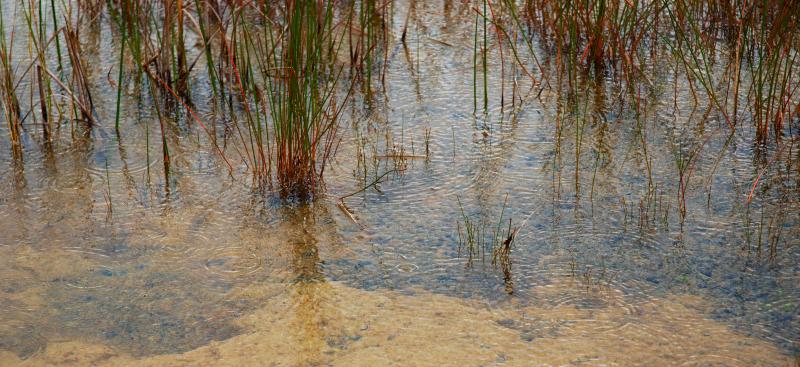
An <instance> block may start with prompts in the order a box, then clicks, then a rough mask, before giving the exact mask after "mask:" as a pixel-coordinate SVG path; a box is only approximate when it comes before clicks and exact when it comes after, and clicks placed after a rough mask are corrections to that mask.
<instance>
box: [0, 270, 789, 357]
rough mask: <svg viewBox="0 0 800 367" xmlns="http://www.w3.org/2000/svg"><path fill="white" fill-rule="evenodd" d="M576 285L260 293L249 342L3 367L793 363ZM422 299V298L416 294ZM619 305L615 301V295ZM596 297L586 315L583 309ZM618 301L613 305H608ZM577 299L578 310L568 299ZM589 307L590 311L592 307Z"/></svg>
mask: <svg viewBox="0 0 800 367" xmlns="http://www.w3.org/2000/svg"><path fill="white" fill-rule="evenodd" d="M614 292H615V291H614V290H604V291H602V292H595V291H592V290H586V289H581V287H579V286H576V285H575V284H570V282H569V281H562V282H556V283H554V284H549V285H546V286H541V287H537V288H534V289H532V290H531V294H533V295H539V296H541V298H542V299H549V300H554V299H555V300H558V299H564V300H567V301H565V302H563V303H559V302H549V303H543V304H542V305H538V306H523V305H519V304H513V302H511V301H508V302H501V303H499V304H496V305H492V306H488V305H486V304H481V303H478V301H475V300H465V299H459V298H453V297H449V296H444V295H439V294H433V293H430V292H427V291H422V290H413V291H404V292H396V291H364V290H359V289H354V288H350V287H347V286H345V285H342V284H340V283H336V282H316V283H306V284H299V285H296V286H293V287H288V288H287V287H286V285H285V284H262V285H253V286H250V287H249V288H245V289H240V290H238V291H237V292H236V294H235V295H234V297H240V298H242V299H254V298H255V299H265V298H266V299H267V300H268V301H266V302H265V303H264V304H263V307H261V308H260V309H258V310H257V311H255V312H253V313H250V314H248V315H246V316H243V317H241V318H239V319H238V320H237V323H238V324H239V325H240V326H241V327H242V328H243V330H244V333H242V334H240V335H237V336H234V337H232V338H229V339H227V340H224V341H220V342H212V343H210V344H208V345H205V346H203V347H200V348H197V349H194V350H191V351H188V352H186V353H181V354H168V355H157V356H146V357H143V358H137V357H134V356H132V355H130V354H126V353H124V352H122V351H119V350H116V349H114V348H113V347H111V346H108V345H103V344H100V343H97V342H93V341H84V340H63V341H53V340H51V341H50V342H49V344H48V346H47V348H46V349H45V350H43V351H41V352H40V353H38V354H35V355H33V356H31V357H30V358H27V359H25V360H20V359H19V358H18V357H17V356H16V355H15V354H12V353H9V352H2V351H0V365H4V366H6V365H7V366H393V365H394V366H488V365H503V366H563V365H570V366H572V365H619V366H636V365H638V366H674V365H688V366H792V365H793V364H794V363H795V361H793V359H792V358H791V357H789V356H787V355H785V354H784V353H783V352H782V351H781V350H780V349H778V348H777V347H776V346H774V345H772V344H770V343H768V342H766V341H763V340H759V339H756V338H752V337H748V336H745V335H742V334H740V333H738V332H736V331H735V330H732V329H731V328H730V327H728V326H727V325H725V324H723V323H720V322H717V321H714V320H709V319H707V318H705V317H704V316H703V312H702V309H703V307H704V304H703V302H702V300H699V299H696V298H693V297H681V298H675V297H673V298H663V299H649V300H647V302H642V303H640V304H636V305H630V304H629V305H623V304H619V303H615V302H613V299H614V297H613V296H614V294H615V293H614ZM412 293H413V294H412ZM609 297H610V298H609ZM580 299H586V300H590V299H595V300H597V301H598V302H595V303H594V304H592V302H589V306H586V305H585V304H584V305H582V303H581V302H576V301H575V300H580ZM609 299H611V300H612V302H609V301H608V300H609ZM569 300H572V301H569ZM584 303H586V302H584Z"/></svg>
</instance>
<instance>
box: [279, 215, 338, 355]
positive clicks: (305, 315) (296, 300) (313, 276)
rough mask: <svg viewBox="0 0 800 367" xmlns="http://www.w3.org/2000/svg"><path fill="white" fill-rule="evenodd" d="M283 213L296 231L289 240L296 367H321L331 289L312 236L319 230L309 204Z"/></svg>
mask: <svg viewBox="0 0 800 367" xmlns="http://www.w3.org/2000/svg"><path fill="white" fill-rule="evenodd" d="M284 212H285V214H286V215H287V216H288V218H287V221H288V222H289V223H291V224H292V228H294V232H293V233H292V234H290V237H289V241H290V245H291V248H292V250H291V251H292V271H293V273H294V276H295V278H294V286H293V287H292V288H291V289H290V292H291V295H292V296H291V297H292V302H293V304H294V307H293V308H292V309H291V310H290V312H293V313H294V315H293V316H294V321H293V322H292V323H291V333H292V334H293V335H294V337H295V339H296V340H295V344H296V345H297V346H298V350H297V354H296V358H297V365H303V366H313V365H318V364H320V362H321V357H322V352H323V347H324V345H325V320H326V318H327V317H329V315H326V311H327V309H326V308H324V307H322V306H323V305H322V304H323V303H324V302H325V297H324V293H325V292H326V291H329V289H328V286H327V284H326V283H325V277H324V275H322V272H321V270H320V264H321V262H320V256H319V248H318V247H317V239H316V237H315V236H314V234H313V231H315V230H316V228H315V227H316V226H315V223H314V220H315V216H314V213H313V212H312V211H311V210H310V208H309V206H306V205H302V206H299V207H297V208H292V209H291V210H285V211H284Z"/></svg>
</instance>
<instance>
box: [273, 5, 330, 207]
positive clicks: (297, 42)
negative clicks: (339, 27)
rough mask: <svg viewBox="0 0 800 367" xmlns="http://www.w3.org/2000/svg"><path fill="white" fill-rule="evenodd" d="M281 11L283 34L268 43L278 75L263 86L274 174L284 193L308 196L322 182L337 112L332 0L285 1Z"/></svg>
mask: <svg viewBox="0 0 800 367" xmlns="http://www.w3.org/2000/svg"><path fill="white" fill-rule="evenodd" d="M285 11H286V14H287V24H286V28H285V30H284V34H283V35H282V37H281V38H279V39H278V40H277V41H275V42H274V43H273V46H274V47H275V48H277V49H280V55H279V56H277V55H276V57H275V58H274V59H273V63H274V69H275V70H276V71H277V73H276V75H275V76H274V77H272V78H270V82H269V83H267V85H268V88H269V108H270V115H271V118H272V124H273V134H274V149H275V157H274V158H275V170H276V171H275V174H276V177H277V180H278V183H279V185H280V187H281V190H282V191H283V192H284V193H286V194H289V195H295V196H299V197H308V196H309V195H312V194H313V193H314V192H315V190H317V189H318V188H319V185H320V184H321V182H322V175H323V173H324V170H325V163H326V161H327V160H328V158H330V155H331V154H332V152H333V147H334V143H335V137H336V130H337V119H338V116H339V112H340V109H339V106H338V105H337V103H336V101H335V93H336V91H337V90H336V86H337V81H338V78H339V77H340V69H338V68H336V67H335V66H334V65H333V64H332V62H333V60H332V57H333V52H335V47H337V46H338V44H337V42H335V38H334V33H333V30H332V27H333V2H314V1H287V2H286V8H285Z"/></svg>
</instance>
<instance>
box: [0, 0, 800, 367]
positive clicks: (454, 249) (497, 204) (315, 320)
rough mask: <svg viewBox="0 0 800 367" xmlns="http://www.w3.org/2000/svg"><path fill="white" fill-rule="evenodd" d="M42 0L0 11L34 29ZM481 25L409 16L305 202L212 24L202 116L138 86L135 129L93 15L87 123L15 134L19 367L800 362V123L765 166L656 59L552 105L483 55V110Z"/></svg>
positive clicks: (7, 131)
mask: <svg viewBox="0 0 800 367" xmlns="http://www.w3.org/2000/svg"><path fill="white" fill-rule="evenodd" d="M24 3H25V2H15V1H3V11H4V13H3V14H2V17H3V19H4V22H5V27H6V28H8V29H15V30H17V31H18V32H19V34H24V33H23V32H26V31H27V28H26V27H27V26H26V25H25V24H24V19H25V18H24V16H23V14H22V10H20V9H24ZM45 3H46V2H45ZM478 3H481V2H478ZM481 4H482V3H481ZM58 6H66V5H58ZM70 6H71V5H70ZM76 6H77V5H76ZM341 6H345V5H341ZM473 6H475V5H474V4H471V3H470V2H449V1H441V2H434V1H430V2H429V1H421V2H414V1H409V2H402V1H397V2H392V5H391V7H390V8H388V9H387V10H386V14H387V15H386V17H387V20H386V24H387V30H386V31H387V32H388V35H387V36H386V37H387V39H388V41H387V42H386V44H385V50H384V51H382V52H381V53H380V57H379V58H378V61H376V62H378V63H379V64H380V67H379V68H377V69H375V70H376V71H374V73H373V74H372V75H371V78H372V79H373V80H372V81H371V83H372V86H373V88H372V89H374V90H372V89H370V90H369V91H365V90H364V88H361V87H359V88H355V89H356V91H355V92H353V91H352V90H350V91H349V92H348V90H347V87H349V84H348V85H346V86H344V87H341V88H340V90H338V92H337V93H338V95H339V96H340V99H339V101H338V103H341V110H342V114H341V116H340V118H339V120H338V123H337V124H338V129H337V131H336V133H337V135H336V139H337V140H336V143H335V144H336V145H335V150H334V151H335V153H334V154H331V156H330V159H329V160H328V161H327V163H326V166H325V170H324V188H323V189H322V190H320V191H319V192H317V193H315V195H314V198H313V200H297V199H292V198H286V197H285V196H282V195H281V194H280V193H279V192H278V191H279V190H276V189H271V188H269V187H266V186H261V185H259V184H258V183H256V181H255V180H254V179H253V176H252V175H251V174H250V173H249V172H250V171H249V170H248V169H249V167H250V161H248V160H247V151H246V148H241V144H240V143H237V142H238V141H239V140H237V139H240V138H239V134H241V133H242V132H241V130H238V129H239V128H238V126H239V125H237V122H236V121H237V118H238V119H242V117H241V116H242V114H244V113H245V112H243V109H242V108H241V107H240V108H235V107H234V108H230V109H227V110H226V109H225V107H222V108H220V107H219V105H220V104H219V103H217V102H215V100H216V99H217V97H216V92H214V91H212V88H211V84H212V83H213V82H212V81H211V80H210V78H209V76H208V75H209V74H207V73H205V72H204V70H206V67H207V64H206V62H207V60H206V59H205V58H204V57H199V56H201V55H203V47H202V42H200V41H198V43H197V44H194V43H195V42H196V41H197V37H198V36H197V35H196V34H194V33H192V34H188V35H187V36H186V37H187V38H189V40H188V41H187V44H188V45H193V46H192V47H190V49H189V51H188V53H189V55H190V59H191V60H193V61H194V60H196V61H195V62H196V63H197V64H196V65H195V66H194V68H195V69H194V71H193V72H192V74H190V76H189V81H188V83H189V85H190V87H189V91H190V94H191V99H192V104H191V109H192V111H193V113H195V114H196V116H197V120H195V119H193V118H192V117H191V115H190V114H188V113H186V111H187V110H186V109H185V108H184V106H183V105H182V104H179V103H173V104H172V105H171V106H169V105H168V103H167V105H168V106H166V107H158V106H159V105H163V104H162V103H161V102H160V101H159V100H158V99H157V98H155V97H153V96H152V95H151V94H150V93H151V90H153V89H152V88H153V87H152V86H148V84H147V83H146V82H141V81H137V80H136V77H135V75H134V73H130V75H128V74H125V75H126V76H125V77H124V79H123V81H121V83H123V84H122V85H123V88H122V89H121V90H122V92H121V94H122V97H123V98H121V103H120V107H119V111H120V119H119V126H120V128H119V130H118V131H119V133H117V132H116V131H117V130H116V129H115V115H116V114H117V107H116V106H117V76H116V73H117V70H118V69H117V68H118V64H119V53H120V39H119V37H120V35H119V33H118V32H117V31H116V29H112V28H114V27H116V25H115V24H114V21H113V20H112V18H111V17H110V15H109V14H110V13H108V12H107V11H103V10H100V11H99V13H100V14H101V15H99V16H98V17H97V19H96V20H93V21H92V22H93V24H90V25H88V26H82V27H84V28H81V29H80V37H81V41H80V44H81V46H82V51H81V52H82V55H84V59H85V63H86V64H87V65H88V66H89V67H88V68H86V73H87V80H88V84H89V85H90V88H89V89H90V90H91V91H92V92H93V93H92V98H93V106H94V107H93V108H94V114H95V116H96V119H97V121H96V123H94V124H93V125H92V126H91V127H87V126H86V125H85V124H82V123H78V122H74V121H66V120H65V121H63V122H60V123H58V124H57V125H56V126H57V127H56V128H55V129H54V131H53V132H51V134H52V139H51V140H52V143H51V144H47V145H48V147H49V148H48V149H45V148H44V145H45V144H43V142H42V139H41V138H40V135H41V130H42V127H41V126H40V125H41V123H39V122H36V121H37V120H35V118H37V117H36V116H38V115H37V114H39V111H38V110H35V108H38V107H35V108H30V109H31V110H35V112H32V115H31V116H32V117H29V119H28V120H26V121H24V122H23V125H22V126H23V133H22V137H21V143H20V145H19V146H21V148H20V150H19V151H17V150H16V148H14V147H13V146H12V145H13V143H12V139H11V138H10V136H11V134H12V132H11V128H9V126H10V125H9V124H7V123H5V122H6V121H4V123H3V126H2V130H0V284H1V285H2V289H0V309H2V312H0V365H3V366H6V365H8V366H16V365H21V366H39V365H48V366H50V365H54V366H73V365H74V366H79V365H80V366H83V365H109V366H124V365H137V366H139V365H141V366H163V365H214V366H216V365H235V366H242V365H275V366H316V365H336V366H352V365H365V366H367V365H368V366H376V365H420V366H421V365H430V366H434V365H453V366H488V365H509V366H530V365H542V366H556V365H559V366H560V365H653V366H654V365H703V366H706V365H715V366H717V365H719V366H723V365H724V366H755V365H764V366H789V365H794V364H796V363H798V362H797V361H798V353H800V349H798V348H800V246H798V245H800V204H799V202H798V198H799V197H800V196H799V195H798V194H799V193H800V191H798V187H800V179H799V178H800V165H798V164H799V163H800V155H798V150H797V149H798V147H797V146H796V142H798V136H797V129H798V127H800V122H798V119H797V118H794V119H789V122H788V126H787V127H785V128H784V132H783V133H782V134H783V139H782V140H781V141H780V142H779V143H775V142H772V143H770V144H766V145H765V146H763V147H762V146H760V145H758V144H754V141H755V140H757V137H756V135H757V131H756V129H755V128H754V127H753V126H752V125H748V123H747V122H745V121H740V122H739V124H738V125H737V128H736V129H730V128H729V126H728V125H727V124H726V122H725V120H724V119H723V117H722V115H721V113H719V112H718V111H713V110H714V108H713V106H712V105H713V104H714V103H715V102H713V101H712V100H711V99H710V98H707V97H706V98H703V97H702V96H701V97H700V98H699V99H700V101H698V100H697V97H693V93H695V91H693V89H692V86H691V85H690V84H689V83H688V82H687V76H686V74H685V70H684V69H683V65H679V63H677V62H676V61H675V59H672V58H668V57H663V58H662V57H653V58H649V59H647V62H645V63H642V64H641V65H640V67H641V68H642V70H643V73H644V74H645V75H648V77H647V78H646V79H647V80H644V79H642V80H638V81H637V82H636V83H635V84H636V87H634V88H635V89H637V90H639V91H640V95H635V94H634V95H632V94H631V93H630V87H629V86H628V85H626V83H627V81H626V80H625V79H624V78H623V77H622V76H621V74H620V73H618V72H615V71H614V70H605V71H597V70H591V68H585V67H583V66H576V67H575V70H574V71H572V72H571V73H570V74H571V75H572V76H571V78H574V82H572V81H571V82H570V84H569V87H567V86H566V85H565V84H563V83H558V82H556V78H555V77H553V79H552V80H551V81H552V85H551V86H550V87H549V88H544V87H542V82H541V81H539V80H537V81H532V80H531V78H529V77H528V76H526V75H525V71H523V70H522V68H521V67H518V65H517V64H515V63H513V62H512V61H509V60H510V59H511V56H510V55H511V50H510V49H509V48H508V47H506V48H505V49H504V52H505V54H504V57H505V59H501V58H500V57H499V55H498V52H499V49H498V46H497V44H495V43H493V42H494V41H492V40H491V39H490V40H489V43H490V44H491V45H490V47H489V50H488V52H487V54H488V58H487V61H486V63H487V64H486V65H487V66H486V69H488V70H489V71H488V72H487V73H486V74H487V75H486V77H485V79H484V80H485V83H486V84H485V86H486V90H487V93H486V103H485V107H484V105H483V104H484V96H483V86H484V84H483V82H482V81H481V79H482V78H484V76H483V75H484V74H483V73H482V72H481V71H480V68H476V67H475V65H476V62H477V63H480V62H481V61H480V55H478V56H476V55H477V54H476V52H475V48H474V45H475V44H477V43H478V42H480V41H481V40H480V39H479V38H480V37H477V36H476V34H478V35H480V31H477V32H476V30H477V29H478V28H477V26H478V25H479V24H480V22H476V20H475V19H476V18H475V14H476V13H475V9H473ZM495 6H498V5H497V4H495ZM356 8H358V6H357V7H356ZM12 9H16V10H13V11H12ZM479 10H480V9H479ZM14 20H16V24H13V25H11V23H13V22H14ZM48 22H49V21H48ZM61 23H62V26H63V19H62V22H61ZM47 24H48V27H52V25H53V24H52V23H47ZM45 28H47V27H45ZM490 28H491V25H490ZM6 33H7V35H8V33H9V31H8V30H7V31H6ZM19 37H20V38H23V37H24V36H19ZM401 37H403V40H402V41H401ZM489 37H490V38H493V39H495V40H496V38H497V36H496V34H495V31H494V30H490V32H489ZM27 44H28V43H27V42H26V41H24V40H23V41H17V43H16V44H14V45H13V48H14V50H15V59H14V60H15V61H14V62H15V64H16V65H21V66H17V67H16V68H17V70H18V71H17V73H18V74H22V72H23V69H24V68H25V67H26V65H27V64H28V63H30V60H33V59H34V58H33V57H31V56H30V55H28V54H27V51H26V50H27V47H28V46H27ZM345 47H347V46H345ZM520 47H521V48H522V46H520ZM537 47H543V46H537V45H536V44H534V49H533V50H532V51H533V52H535V53H538V54H539V58H540V59H541V60H543V62H553V63H555V61H552V60H549V61H548V59H549V58H552V57H553V55H552V53H551V52H550V51H548V50H545V49H544V48H541V49H540V48H537ZM51 51H52V50H51ZM661 52H664V53H665V54H669V51H664V50H661ZM795 52H796V51H795ZM50 53H51V54H49V55H50V56H49V57H50V59H49V61H48V63H50V65H53V66H52V67H53V70H55V66H54V65H56V61H55V60H56V59H55V57H53V56H54V51H52V52H50ZM670 55H671V54H670ZM63 57H64V58H65V59H66V58H67V55H66V54H65V55H63ZM26 60H28V61H27V62H26ZM476 60H477V61H476ZM131 65H132V64H131ZM129 66H130V65H129ZM529 66H530V65H529ZM131 67H132V66H131ZM713 67H714V68H719V69H722V68H724V67H725V66H724V65H715V66H713ZM67 69H68V70H73V69H74V68H67ZM531 70H533V68H532V67H531ZM717 72H718V73H722V72H723V71H721V70H719V71H715V73H717ZM126 73H128V72H126ZM348 73H349V72H348ZM553 73H554V74H553V75H555V72H553ZM573 74H574V75H573ZM715 75H716V74H715ZM23 80H26V82H23V83H22V84H20V89H21V90H24V91H23V92H21V93H24V94H23V95H24V96H26V97H25V98H22V101H21V103H22V104H23V105H25V106H28V105H33V106H38V104H37V103H31V102H30V101H33V100H35V99H36V98H38V97H36V96H37V93H39V92H38V91H37V90H35V89H36V88H35V87H34V84H33V83H32V82H30V83H29V82H27V80H28V79H25V78H23ZM794 83H797V81H796V80H795V81H794ZM73 85H74V84H73ZM641 86H646V88H642V87H641ZM155 87H156V88H157V86H155ZM53 88H54V89H55V88H56V86H55V85H54V86H53ZM28 89H30V90H28ZM233 90H234V91H235V89H233ZM73 92H75V93H77V90H75V91H73ZM234 93H238V92H234ZM29 94H30V95H31V96H32V97H29V96H28V95H29ZM345 96H347V97H345ZM348 97H349V98H348ZM61 98H66V97H64V96H63V95H61ZM795 98H796V96H795ZM26 99H27V100H26ZM632 99H636V102H635V103H634V102H632ZM742 103H743V104H744V102H742ZM221 104H225V103H221ZM4 106H5V105H4ZM158 108H163V109H164V110H166V112H164V110H158ZM709 111H712V112H709ZM4 119H8V117H7V115H6V117H5V118H4ZM198 120H199V121H202V122H204V123H205V126H200V124H198V123H197V121H198ZM165 121H166V124H165ZM212 122H216V123H214V126H215V129H216V130H215V132H214V133H212V134H211V135H213V136H215V139H211V138H210V136H209V134H207V130H205V129H206V127H210V126H211V124H212ZM165 131H166V132H165ZM162 137H163V140H162ZM212 140H213V141H214V143H212ZM162 143H163V144H164V145H166V146H168V148H169V156H168V158H169V162H168V163H169V164H168V165H165V162H164V157H165V156H164V154H162ZM217 146H218V147H219V148H215V147H217ZM242 149H245V150H242ZM220 152H224V155H225V157H226V159H227V160H228V161H229V162H230V163H227V162H226V161H225V160H223V159H222V158H221V154H220ZM242 152H244V153H242ZM253 152H255V151H253ZM687 162H689V163H687ZM228 164H231V165H232V166H233V169H232V172H231V171H230V170H229V168H228ZM166 170H168V171H166ZM468 228H469V229H470V230H471V231H473V238H472V239H470V238H469V236H468V233H467V232H468ZM504 248H505V250H507V251H506V252H503V250H504Z"/></svg>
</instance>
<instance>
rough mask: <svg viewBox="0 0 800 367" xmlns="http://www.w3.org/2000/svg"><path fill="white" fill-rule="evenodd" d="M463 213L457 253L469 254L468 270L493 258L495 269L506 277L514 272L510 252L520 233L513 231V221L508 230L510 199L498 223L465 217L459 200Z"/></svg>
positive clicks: (460, 221)
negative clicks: (501, 271) (473, 265)
mask: <svg viewBox="0 0 800 367" xmlns="http://www.w3.org/2000/svg"><path fill="white" fill-rule="evenodd" d="M456 200H457V201H458V205H459V208H460V210H461V220H459V221H458V222H457V223H456V227H457V230H458V252H459V254H462V253H466V256H467V266H472V264H473V262H474V261H475V260H476V259H480V260H481V261H485V260H486V255H487V254H489V255H490V256H491V264H492V266H500V267H501V268H502V269H503V272H504V273H506V274H507V275H508V274H509V273H510V270H511V249H512V246H513V244H514V237H515V235H516V232H517V229H512V228H511V218H508V226H506V217H505V214H506V207H507V205H508V195H506V197H505V200H504V201H503V208H502V209H501V210H500V216H499V218H498V219H497V223H496V224H495V223H493V222H489V221H488V220H486V219H483V220H481V219H475V218H472V217H470V216H468V215H467V214H466V212H465V211H464V206H463V205H462V204H461V199H460V198H458V197H456Z"/></svg>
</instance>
